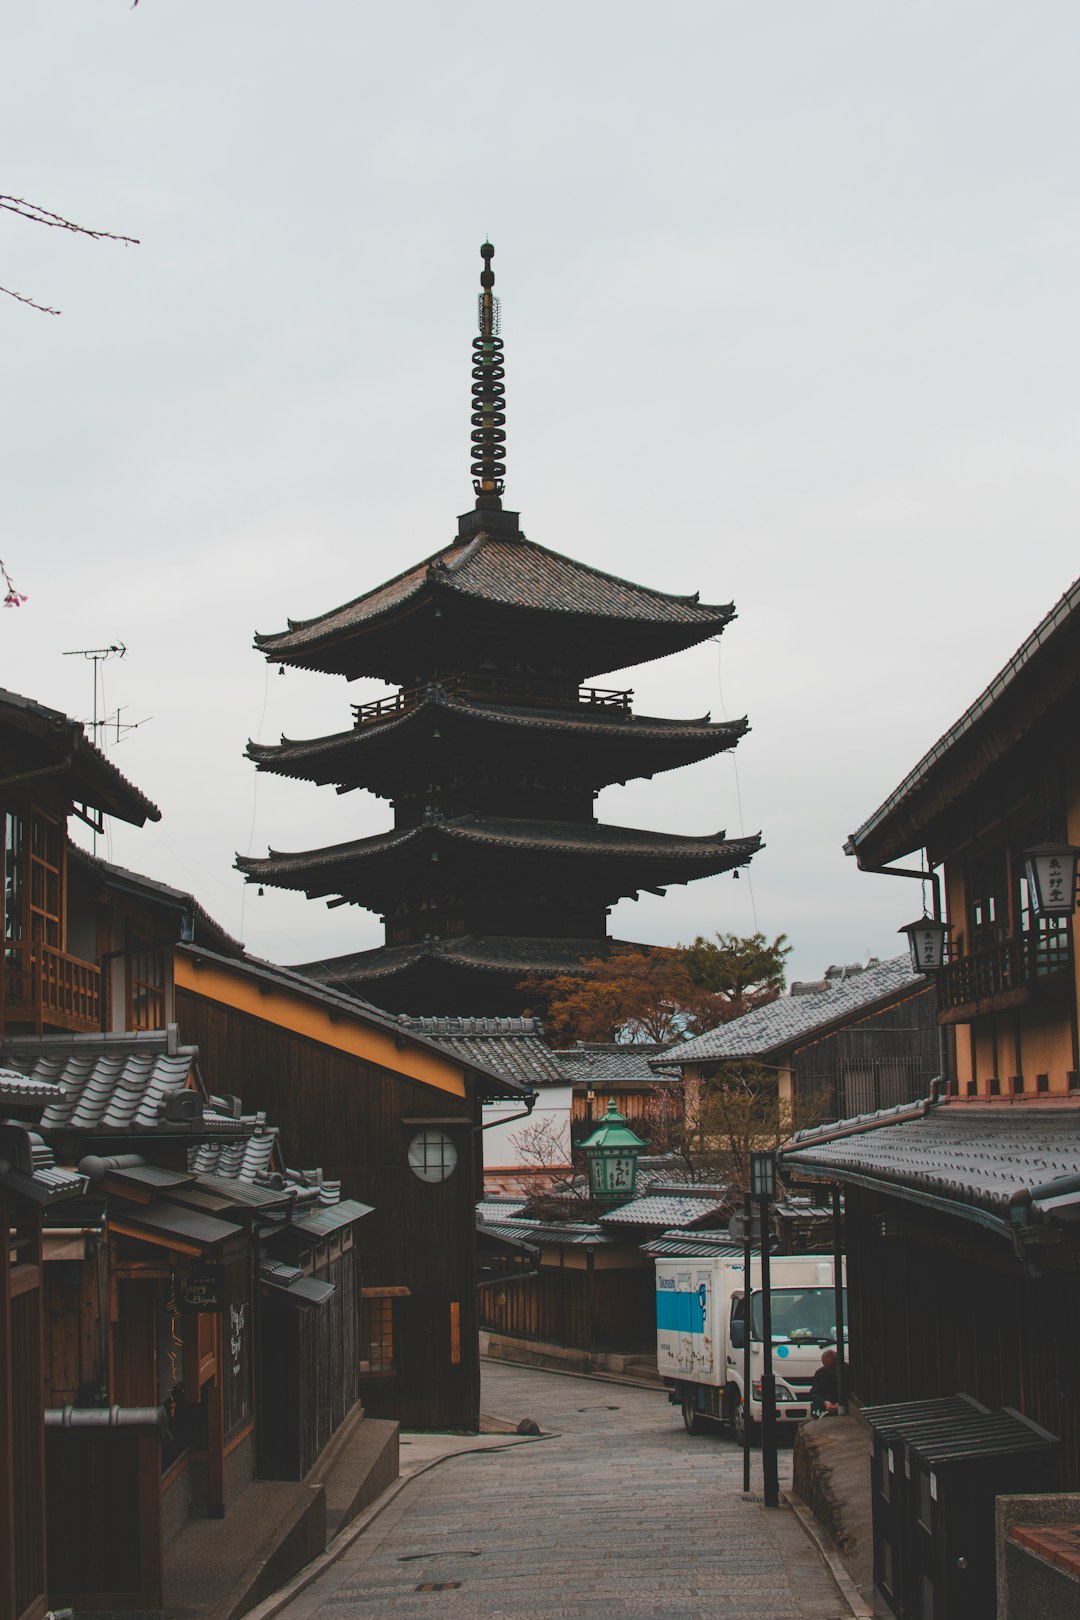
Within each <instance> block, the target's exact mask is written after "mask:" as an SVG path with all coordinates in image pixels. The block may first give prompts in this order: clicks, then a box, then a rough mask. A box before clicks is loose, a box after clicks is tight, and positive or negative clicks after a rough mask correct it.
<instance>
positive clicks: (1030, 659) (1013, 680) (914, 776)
mask: <svg viewBox="0 0 1080 1620" xmlns="http://www.w3.org/2000/svg"><path fill="white" fill-rule="evenodd" d="M1078 613H1080V579H1078V580H1076V581H1075V582H1074V583H1073V584H1072V585H1070V587H1069V589H1068V590H1067V591H1066V592H1065V594H1064V595H1063V596H1062V597H1061V598H1060V599H1059V600H1058V601H1057V602H1055V604H1054V606H1053V607H1052V608H1051V609H1050V612H1049V613H1048V614H1047V615H1046V617H1045V618H1044V619H1042V620H1041V621H1040V622H1039V624H1037V625H1036V627H1035V629H1034V630H1033V631H1032V632H1031V634H1030V635H1029V636H1028V638H1027V640H1026V641H1025V642H1024V643H1023V645H1022V646H1021V647H1020V648H1019V649H1018V651H1017V652H1015V653H1014V654H1013V656H1012V658H1010V660H1009V662H1008V663H1007V664H1006V665H1005V667H1004V669H1002V670H1000V671H999V672H998V674H997V675H995V677H994V679H993V680H992V681H991V682H990V684H989V686H987V687H986V688H985V690H984V691H983V692H981V693H980V695H979V696H978V697H977V698H976V699H975V701H974V703H972V704H971V705H970V707H969V708H967V709H965V711H964V713H963V714H962V715H961V716H960V718H959V720H957V721H956V723H955V724H954V725H952V726H950V728H949V730H948V731H947V732H946V733H945V735H944V736H943V737H939V738H938V740H937V742H936V743H935V744H934V746H933V747H932V748H931V749H929V750H928V752H927V753H925V754H924V755H923V757H922V759H920V761H919V763H918V764H917V765H916V766H915V767H914V769H913V770H911V771H909V772H908V774H907V776H905V777H904V780H903V781H902V782H901V783H900V785H899V787H897V788H895V789H894V790H893V792H892V793H890V795H889V797H888V798H887V799H886V800H885V802H884V804H882V805H879V807H878V808H877V809H876V810H875V811H874V813H873V815H872V816H869V817H868V818H867V819H866V821H864V822H863V824H862V826H861V827H860V828H859V829H858V831H857V832H854V833H852V834H851V837H850V838H849V839H848V840H847V843H846V844H845V845H844V848H845V850H846V852H847V853H848V854H849V855H857V854H859V853H860V847H861V846H862V845H863V844H865V843H867V842H868V841H869V840H871V839H873V840H875V841H876V845H880V846H881V847H880V849H879V850H878V853H879V854H880V856H881V858H883V859H890V858H892V855H894V854H895V855H899V854H904V853H907V852H908V851H909V850H911V849H914V848H915V847H916V843H915V840H916V839H917V836H918V834H917V832H915V831H912V832H911V834H910V836H911V839H912V841H911V842H907V841H903V842H902V847H897V848H896V849H892V848H891V845H892V843H895V842H896V839H895V838H890V835H889V831H888V829H889V824H890V823H893V824H894V825H895V823H896V822H897V820H898V819H899V818H900V816H901V813H902V812H903V810H904V809H905V807H907V806H910V804H911V803H912V801H913V800H915V799H916V798H917V796H918V795H919V793H920V792H921V791H922V790H923V789H924V788H926V787H927V785H928V783H930V782H931V781H932V780H934V779H935V778H937V777H938V776H940V773H941V768H942V766H943V765H944V763H945V761H946V759H947V756H949V755H951V754H952V753H953V750H954V749H956V747H957V745H958V744H960V743H963V742H965V741H966V739H967V738H968V736H969V735H970V734H972V733H975V732H978V731H979V730H980V729H981V728H983V727H985V726H986V724H987V723H988V721H989V719H990V716H991V715H992V713H993V712H994V711H996V710H997V709H998V708H999V707H1000V705H1001V703H1002V700H1003V699H1005V698H1007V697H1008V696H1010V695H1011V694H1012V693H1013V692H1014V690H1015V688H1016V686H1017V683H1018V681H1021V680H1025V679H1027V678H1029V676H1030V672H1031V670H1032V669H1033V667H1036V666H1037V665H1038V664H1039V663H1041V662H1042V661H1044V659H1045V657H1046V654H1047V649H1048V648H1050V646H1051V645H1052V644H1053V643H1055V642H1060V641H1061V637H1062V635H1063V634H1064V633H1070V634H1072V633H1075V629H1076V624H1077V617H1078ZM1070 675H1071V679H1072V681H1074V682H1075V681H1076V680H1077V679H1080V665H1077V663H1076V661H1075V658H1073V659H1072V661H1071V667H1070ZM1022 731H1023V726H1022V724H1021V734H1022ZM999 752H1000V745H998V746H996V747H994V748H984V749H983V750H982V751H981V753H980V755H979V757H978V759H977V761H976V763H975V764H974V766H973V768H972V775H973V777H977V776H978V775H979V774H980V773H981V772H982V771H985V770H986V769H987V768H988V767H989V765H990V764H992V763H993V760H994V758H995V757H996V755H997V754H998V753H999Z"/></svg>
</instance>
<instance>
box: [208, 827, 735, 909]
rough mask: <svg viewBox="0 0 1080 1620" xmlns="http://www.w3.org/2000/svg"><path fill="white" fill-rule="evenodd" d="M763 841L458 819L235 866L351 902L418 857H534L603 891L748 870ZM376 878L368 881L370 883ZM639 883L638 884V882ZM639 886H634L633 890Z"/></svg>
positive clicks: (259, 879)
mask: <svg viewBox="0 0 1080 1620" xmlns="http://www.w3.org/2000/svg"><path fill="white" fill-rule="evenodd" d="M760 844H761V840H760V838H759V837H758V836H757V835H755V836H753V837H750V838H737V839H727V838H725V836H724V834H723V832H719V833H713V834H708V835H706V836H705V837H703V838H688V837H684V836H680V835H676V834H673V833H659V832H650V831H646V830H645V829H643V828H638V827H610V826H603V825H597V824H593V823H589V822H576V821H518V820H512V819H510V818H507V819H502V818H498V817H493V816H492V817H483V816H458V817H456V818H455V819H454V820H452V821H443V820H440V819H434V818H433V819H431V820H425V822H423V823H422V824H421V825H420V826H417V827H399V828H394V829H392V830H391V831H390V832H385V833H377V834H376V835H375V836H374V837H372V838H359V839H355V840H353V841H351V842H349V843H346V844H335V845H331V846H329V847H328V848H326V849H315V850H302V851H297V852H294V853H284V852H281V851H277V850H271V851H270V854H269V856H268V857H263V858H259V857H256V856H245V855H238V856H237V859H236V865H237V867H238V868H239V870H240V871H242V872H243V873H244V874H245V876H246V877H247V880H248V882H249V883H270V884H274V885H275V886H277V887H279V888H287V889H303V890H304V891H305V892H306V893H307V894H309V895H325V894H343V893H345V891H346V890H348V891H349V893H348V894H346V898H351V897H352V891H353V889H354V888H355V886H356V884H357V882H358V881H359V882H360V883H362V884H363V887H364V891H365V893H366V892H369V890H370V889H371V885H372V881H373V880H374V883H375V885H376V886H381V885H383V884H385V883H386V882H387V881H389V869H390V867H391V865H392V864H393V863H395V862H397V861H401V860H405V861H408V862H409V863H410V864H411V863H412V862H413V861H414V860H415V859H416V858H417V855H418V853H419V852H422V851H425V850H433V849H435V848H437V847H439V846H442V847H443V848H444V849H446V850H447V851H448V852H452V853H454V854H459V855H465V856H467V855H468V854H470V853H472V852H476V851H483V852H484V854H485V855H488V856H490V855H492V854H496V855H497V854H504V855H507V856H509V857H520V856H522V855H531V856H537V857H541V858H543V859H548V860H553V861H556V862H559V863H567V864H570V865H580V864H581V863H587V864H588V865H589V867H590V868H591V869H592V870H593V871H594V872H595V873H596V874H597V878H598V883H597V886H598V887H601V888H602V887H603V886H604V882H605V879H604V878H603V877H602V876H600V873H601V871H603V870H606V871H608V872H609V873H612V874H613V876H614V877H615V879H616V881H619V880H621V879H623V878H624V877H626V880H627V881H629V878H628V876H627V874H626V872H625V870H620V867H622V868H624V869H625V868H629V867H633V868H634V869H636V870H637V871H639V872H640V873H641V874H642V876H641V879H640V881H641V883H644V882H645V881H646V880H647V881H648V882H649V883H650V884H661V885H662V884H667V883H684V882H688V881H690V879H691V878H693V877H706V876H711V875H712V874H714V873H717V872H727V871H730V870H731V869H732V868H733V867H736V866H742V865H743V864H745V863H746V862H747V861H749V860H750V858H751V856H752V855H754V854H755V852H756V851H757V850H758V848H759V847H760ZM369 874H370V876H369ZM635 881H636V880H635ZM631 887H633V884H631Z"/></svg>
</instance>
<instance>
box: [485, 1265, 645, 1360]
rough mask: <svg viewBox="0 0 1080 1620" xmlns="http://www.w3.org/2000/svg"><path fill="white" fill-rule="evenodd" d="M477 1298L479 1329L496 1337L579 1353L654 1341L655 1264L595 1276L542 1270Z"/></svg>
mask: <svg viewBox="0 0 1080 1620" xmlns="http://www.w3.org/2000/svg"><path fill="white" fill-rule="evenodd" d="M590 1286H591V1288H592V1309H591V1312H590V1304H589V1297H590ZM479 1295H480V1322H481V1326H482V1327H484V1328H486V1329H488V1330H489V1331H490V1332H492V1333H505V1334H507V1335H509V1336H510V1337H511V1338H519V1339H536V1340H538V1341H540V1342H542V1343H545V1344H559V1345H565V1346H567V1347H568V1348H570V1349H575V1350H590V1349H591V1350H643V1349H645V1350H647V1349H651V1348H652V1347H653V1345H654V1344H655V1342H656V1303H655V1296H656V1284H655V1278H654V1273H653V1269H652V1267H651V1266H645V1267H639V1268H636V1269H634V1270H630V1271H596V1272H592V1273H589V1272H587V1271H578V1270H573V1271H571V1270H562V1269H561V1268H559V1267H556V1266H543V1267H541V1269H540V1271H539V1272H538V1273H535V1274H534V1275H532V1276H527V1277H521V1278H515V1279H513V1280H511V1281H508V1282H504V1283H493V1284H491V1285H490V1286H487V1287H484V1288H481V1289H480V1291H479Z"/></svg>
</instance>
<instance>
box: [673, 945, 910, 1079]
mask: <svg viewBox="0 0 1080 1620" xmlns="http://www.w3.org/2000/svg"><path fill="white" fill-rule="evenodd" d="M917 991H924V992H929V993H932V986H930V985H929V984H928V982H927V980H926V978H925V976H924V975H923V974H921V973H916V972H914V971H913V969H912V966H911V958H910V956H909V955H908V954H907V953H906V952H905V954H904V955H903V956H895V957H892V958H890V960H889V961H887V962H878V963H875V964H872V965H871V966H870V967H868V968H865V969H864V970H863V972H861V973H856V974H854V975H852V977H851V978H845V979H831V980H829V981H828V982H827V986H826V988H825V989H822V990H811V991H807V992H804V993H803V994H801V995H796V996H791V995H788V996H779V997H778V998H777V1000H776V1001H770V1002H768V1003H767V1004H766V1005H765V1006H764V1007H756V1008H755V1009H754V1011H753V1012H749V1013H746V1014H744V1016H743V1017H742V1018H733V1019H732V1020H731V1022H730V1023H728V1024H721V1025H720V1026H719V1027H718V1028H717V1029H710V1030H708V1031H707V1032H706V1033H705V1034H704V1035H698V1036H696V1037H695V1038H694V1039H693V1040H690V1041H686V1042H684V1043H683V1044H682V1045H681V1046H679V1047H676V1048H675V1049H674V1050H673V1054H672V1055H673V1059H674V1061H676V1062H678V1063H701V1062H704V1061H707V1060H709V1059H712V1058H735V1057H757V1056H761V1055H764V1054H765V1053H768V1052H775V1051H777V1050H779V1049H782V1048H784V1047H793V1046H797V1045H798V1044H799V1042H800V1041H801V1040H802V1039H803V1038H804V1037H806V1036H810V1035H813V1034H815V1033H816V1032H817V1031H820V1030H821V1029H823V1028H825V1027H827V1026H829V1025H831V1024H835V1023H839V1022H841V1021H843V1020H845V1019H848V1018H851V1017H854V1016H855V1015H857V1014H858V1013H860V1012H861V1011H863V1010H864V1009H865V1008H867V1007H870V1006H872V1005H874V1004H875V1003H876V1002H879V1001H885V1000H888V999H889V998H895V999H896V1000H899V999H901V998H902V997H903V996H905V995H911V994H914V993H915V992H917Z"/></svg>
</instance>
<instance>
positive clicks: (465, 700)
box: [247, 686, 749, 783]
mask: <svg viewBox="0 0 1080 1620" xmlns="http://www.w3.org/2000/svg"><path fill="white" fill-rule="evenodd" d="M433 719H439V721H440V724H442V725H446V724H449V723H452V722H454V721H460V722H462V723H463V724H467V725H470V726H472V727H473V728H476V727H478V726H483V727H485V728H487V729H489V730H493V731H494V732H496V733H504V734H506V736H507V737H508V738H510V737H513V736H514V735H515V734H519V735H520V736H521V738H522V740H523V742H524V743H525V744H526V745H527V746H528V747H529V748H530V749H533V748H535V747H536V746H537V741H538V739H542V738H543V737H544V736H545V735H549V736H550V738H551V739H552V742H553V744H554V745H555V746H557V747H560V748H561V747H565V746H566V744H567V743H569V742H571V741H572V740H573V739H574V738H580V739H581V740H582V741H583V742H584V743H585V744H586V745H587V746H589V747H595V746H596V745H597V744H600V745H602V746H603V747H604V748H607V749H616V750H618V753H617V755H616V756H615V758H616V759H617V761H618V762H619V764H618V768H620V769H626V770H627V771H629V773H630V774H631V775H632V774H634V764H633V760H634V759H635V758H636V757H637V756H638V755H639V754H640V753H641V751H642V750H643V749H644V750H646V751H647V752H648V761H647V763H650V764H651V765H652V769H653V771H656V770H673V769H675V768H676V767H678V766H680V765H684V764H690V763H692V762H693V761H695V760H700V759H707V758H708V757H709V755H710V754H715V753H718V752H719V751H720V750H721V749H724V748H733V747H734V746H735V744H736V743H737V742H738V741H739V739H740V738H741V737H743V736H744V735H745V734H746V732H747V731H748V729H749V722H748V721H747V720H745V719H742V720H731V721H722V722H716V723H715V724H714V723H712V722H710V720H709V717H708V716H707V715H706V716H705V717H704V718H703V719H700V720H665V719H660V718H654V717H651V716H648V715H637V714H633V713H631V712H630V711H628V710H626V709H618V708H614V707H606V706H600V705H596V706H592V705H585V704H582V705H580V706H579V707H577V708H574V707H569V706H562V707H559V708H551V709H544V708H527V707H524V706H518V705H513V704H504V703H497V702H493V701H481V700H480V699H479V698H473V697H467V696H464V695H459V694H455V693H448V692H445V691H444V690H443V688H442V687H440V686H430V687H429V688H428V689H427V692H426V694H425V695H424V697H423V698H422V699H421V701H420V702H419V703H418V704H416V705H415V706H414V707H412V708H408V709H404V710H402V711H400V712H392V713H390V714H388V715H387V716H386V717H385V718H383V719H380V720H379V721H378V723H377V724H367V725H362V726H354V727H351V728H350V729H349V730H348V731H342V732H336V733H333V734H332V735H330V736H325V737H313V738H309V739H305V740H295V739H291V738H288V737H284V736H283V737H282V739H281V742H280V744H270V743H257V742H249V743H248V746H247V755H248V758H249V759H251V760H254V762H255V764H256V765H257V766H258V767H259V769H260V770H265V771H275V772H278V773H280V774H282V775H285V776H295V777H300V778H301V779H303V780H307V781H312V782H324V783H325V782H342V781H350V782H351V781H354V780H357V779H358V777H357V772H358V771H362V770H363V769H364V768H365V760H366V759H367V758H368V756H369V755H371V754H372V753H374V752H376V751H381V750H382V749H383V748H384V747H385V746H386V745H387V744H389V745H390V747H391V749H392V752H393V754H394V757H395V759H397V758H398V757H399V750H400V749H401V748H403V747H408V746H410V745H411V742H418V741H419V739H418V738H417V737H415V736H414V734H416V733H420V732H424V731H426V730H427V728H428V726H429V725H430V724H431V723H432V720H433ZM605 757H610V756H605Z"/></svg>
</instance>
